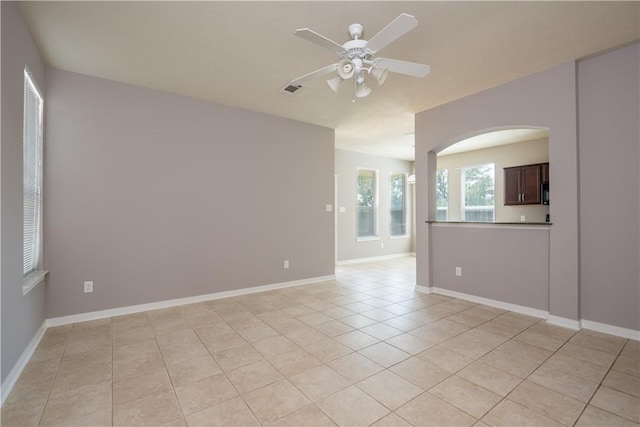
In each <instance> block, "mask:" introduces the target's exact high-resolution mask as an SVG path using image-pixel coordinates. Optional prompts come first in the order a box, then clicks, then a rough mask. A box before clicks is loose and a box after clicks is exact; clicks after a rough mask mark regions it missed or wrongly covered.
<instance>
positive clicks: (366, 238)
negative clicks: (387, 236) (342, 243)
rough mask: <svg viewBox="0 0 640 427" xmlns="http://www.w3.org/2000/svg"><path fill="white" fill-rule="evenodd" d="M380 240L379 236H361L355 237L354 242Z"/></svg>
mask: <svg viewBox="0 0 640 427" xmlns="http://www.w3.org/2000/svg"><path fill="white" fill-rule="evenodd" d="M377 240H380V236H362V237H356V242H375V241H377Z"/></svg>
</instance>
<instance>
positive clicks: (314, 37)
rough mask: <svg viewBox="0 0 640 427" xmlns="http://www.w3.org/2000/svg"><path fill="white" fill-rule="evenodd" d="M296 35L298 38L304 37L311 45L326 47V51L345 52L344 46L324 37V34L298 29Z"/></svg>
mask: <svg viewBox="0 0 640 427" xmlns="http://www.w3.org/2000/svg"><path fill="white" fill-rule="evenodd" d="M294 34H295V35H296V36H298V37H302V38H303V39H305V40H307V41H310V42H311V43H315V44H317V45H320V46H322V47H324V48H325V49H329V50H330V51H332V52H335V53H342V52H344V48H343V47H342V45H339V44H338V43H336V42H334V41H333V40H330V39H328V38H326V37H325V36H323V35H322V34H318V33H316V32H315V31H313V30H310V29H308V28H300V29H297V30H296V32H295V33H294Z"/></svg>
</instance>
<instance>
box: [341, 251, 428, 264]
mask: <svg viewBox="0 0 640 427" xmlns="http://www.w3.org/2000/svg"><path fill="white" fill-rule="evenodd" d="M412 256H413V257H415V256H416V253H415V252H403V253H401V254H391V255H381V256H374V257H370V258H356V259H347V260H344V261H337V262H336V265H349V264H360V263H361V262H372V261H384V260H387V259H394V258H406V257H412Z"/></svg>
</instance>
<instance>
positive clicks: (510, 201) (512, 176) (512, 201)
mask: <svg viewBox="0 0 640 427" xmlns="http://www.w3.org/2000/svg"><path fill="white" fill-rule="evenodd" d="M504 204H505V205H519V204H520V168H504Z"/></svg>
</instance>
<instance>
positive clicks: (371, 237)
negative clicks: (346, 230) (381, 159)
mask: <svg viewBox="0 0 640 427" xmlns="http://www.w3.org/2000/svg"><path fill="white" fill-rule="evenodd" d="M362 171H367V172H373V178H374V190H373V198H374V200H373V206H372V208H373V234H372V235H367V236H360V207H361V206H360V203H359V201H358V199H359V196H360V188H359V187H360V184H359V178H360V172H362ZM379 176H380V173H379V171H378V169H372V168H364V167H359V168H357V170H356V241H357V242H366V241H371V240H380V231H379V226H378V217H379V215H378V212H379V203H380V194H379V188H380V180H379Z"/></svg>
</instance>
